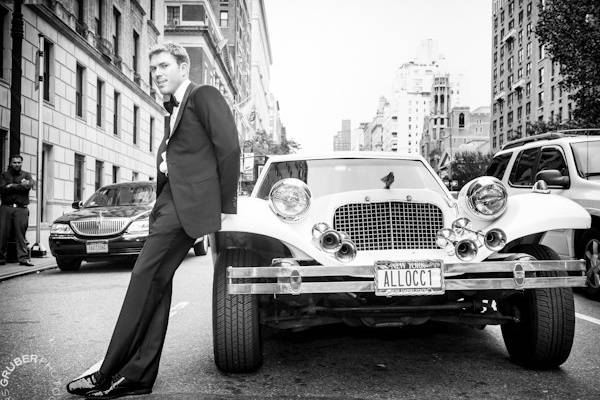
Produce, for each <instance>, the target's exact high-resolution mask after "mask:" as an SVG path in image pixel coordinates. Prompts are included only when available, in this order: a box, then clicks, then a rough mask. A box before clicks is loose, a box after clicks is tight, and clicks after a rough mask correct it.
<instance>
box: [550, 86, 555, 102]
mask: <svg viewBox="0 0 600 400" xmlns="http://www.w3.org/2000/svg"><path fill="white" fill-rule="evenodd" d="M550 101H554V86H552V87H551V88H550Z"/></svg>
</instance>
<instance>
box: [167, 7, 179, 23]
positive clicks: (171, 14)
mask: <svg viewBox="0 0 600 400" xmlns="http://www.w3.org/2000/svg"><path fill="white" fill-rule="evenodd" d="M180 12H181V10H180V8H179V6H169V7H167V25H171V26H176V25H179V23H180V22H181V15H180Z"/></svg>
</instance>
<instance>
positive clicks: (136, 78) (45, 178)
mask: <svg viewBox="0 0 600 400" xmlns="http://www.w3.org/2000/svg"><path fill="white" fill-rule="evenodd" d="M24 3H25V4H24V5H22V6H21V10H22V15H23V30H24V34H23V39H22V41H19V42H20V44H21V45H22V51H21V54H20V55H17V57H20V59H21V61H22V66H23V68H22V73H21V91H20V105H21V115H20V132H14V133H11V134H12V135H14V134H16V135H20V142H21V146H20V152H21V154H22V155H23V158H24V160H23V169H25V170H27V171H30V172H32V173H33V174H34V175H36V171H37V162H36V161H37V157H36V156H37V138H38V126H39V123H40V118H39V117H40V115H38V105H39V102H38V93H39V92H38V90H41V91H42V92H43V93H42V94H43V104H42V114H41V115H42V116H43V127H42V130H43V150H42V157H41V170H42V176H41V179H39V178H40V177H37V176H36V177H35V179H36V180H38V182H40V181H41V185H39V186H38V188H37V190H36V191H32V193H31V195H32V196H31V197H32V207H30V210H31V213H30V224H29V226H30V227H32V228H33V227H34V226H35V221H36V212H37V209H38V207H36V205H38V203H39V202H41V204H40V205H41V207H40V208H41V210H42V215H41V220H42V222H43V223H48V222H52V221H53V220H54V219H55V218H57V217H58V216H60V215H62V214H63V213H64V212H65V211H68V210H70V209H71V204H72V202H73V201H79V200H85V199H87V198H88V197H89V196H90V195H91V194H92V193H93V192H94V191H95V189H96V188H97V187H99V186H101V185H104V184H108V183H112V182H120V181H125V180H129V179H131V178H135V179H149V178H154V176H155V171H156V164H155V162H156V161H155V160H156V149H157V148H158V145H159V144H160V141H161V139H162V137H163V132H164V130H163V122H164V115H165V114H166V113H165V111H164V109H163V108H162V104H161V101H162V99H160V96H159V95H158V93H157V91H156V90H155V89H154V88H153V86H152V83H151V79H150V71H149V66H148V62H147V59H148V49H149V48H150V47H151V46H152V45H154V44H155V43H157V41H158V38H159V37H160V36H161V35H162V25H163V24H162V21H163V20H164V9H163V6H162V4H163V3H162V1H144V2H138V1H135V0H120V1H113V0H108V1H71V0H55V1H30V2H24ZM14 7H15V2H2V3H0V18H1V22H2V26H1V27H0V28H1V29H2V32H8V27H9V26H10V21H11V19H12V18H13V16H14V15H15V13H14ZM38 35H42V36H43V44H42V46H43V48H42V49H39V47H40V44H39V38H38ZM1 37H2V39H3V43H2V46H3V49H4V57H3V61H2V63H3V64H2V78H3V80H2V82H0V114H1V116H2V118H1V120H0V132H2V131H4V133H5V135H0V140H2V139H4V140H6V138H7V136H8V135H7V134H6V132H7V130H8V128H9V123H10V106H9V101H8V99H9V97H10V96H9V93H10V92H16V93H18V89H15V88H12V87H11V84H10V83H9V82H11V75H12V73H13V71H12V70H11V67H10V59H11V58H12V57H11V56H10V55H11V52H12V51H13V49H14V48H15V47H14V46H15V44H16V40H18V39H17V38H16V37H12V38H11V36H10V35H7V34H3V35H2V36H1ZM17 48H18V47H17ZM38 50H43V52H44V82H43V84H41V85H40V86H39V89H37V88H36V84H37V82H38V78H37V75H36V63H37V61H38V60H37V51H38ZM15 103H16V102H15V101H13V102H12V104H11V106H12V107H16V104H15ZM8 151H9V150H8V146H7V145H6V142H5V141H3V143H2V145H0V152H2V157H0V158H2V161H3V163H2V168H5V167H6V162H7V159H8V154H7V153H8Z"/></svg>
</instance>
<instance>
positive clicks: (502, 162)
mask: <svg viewBox="0 0 600 400" xmlns="http://www.w3.org/2000/svg"><path fill="white" fill-rule="evenodd" d="M511 156H512V153H505V154H500V155H498V156H496V157H494V159H493V160H492V162H491V164H490V166H489V167H488V169H487V170H486V171H485V174H486V175H487V176H493V177H495V178H498V179H500V180H501V179H502V177H503V176H504V171H506V166H507V165H508V161H509V160H510V157H511Z"/></svg>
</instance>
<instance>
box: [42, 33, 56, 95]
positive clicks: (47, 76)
mask: <svg viewBox="0 0 600 400" xmlns="http://www.w3.org/2000/svg"><path fill="white" fill-rule="evenodd" d="M44 100H46V101H47V102H49V103H52V104H54V45H53V44H52V42H49V41H48V40H45V39H44Z"/></svg>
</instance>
